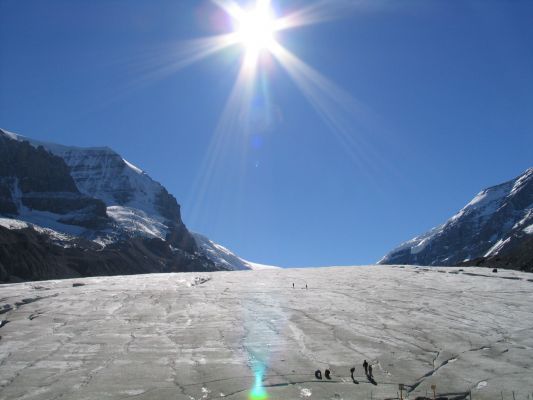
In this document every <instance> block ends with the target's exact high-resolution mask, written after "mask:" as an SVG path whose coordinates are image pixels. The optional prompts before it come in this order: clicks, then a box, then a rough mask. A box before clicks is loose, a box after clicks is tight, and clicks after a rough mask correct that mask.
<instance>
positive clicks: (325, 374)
mask: <svg viewBox="0 0 533 400" xmlns="http://www.w3.org/2000/svg"><path fill="white" fill-rule="evenodd" d="M324 376H325V377H326V379H331V371H330V370H329V369H327V370H325V371H324Z"/></svg>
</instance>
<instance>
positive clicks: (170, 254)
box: [0, 226, 220, 282]
mask: <svg viewBox="0 0 533 400" xmlns="http://www.w3.org/2000/svg"><path fill="white" fill-rule="evenodd" d="M218 269H220V268H217V267H216V266H215V265H214V264H213V263H212V262H210V261H209V260H207V259H206V258H205V257H203V256H201V255H199V254H190V253H187V252H185V251H183V250H179V249H172V248H171V247H169V245H168V243H166V242H165V241H163V240H160V239H146V238H138V237H137V238H132V239H129V240H127V241H121V242H116V243H112V244H110V245H108V246H106V247H104V248H102V247H101V246H99V245H98V244H96V243H94V242H92V241H89V240H85V239H83V238H75V239H73V240H70V241H69V242H68V245H67V246H64V245H59V244H57V243H54V241H53V240H51V238H50V236H49V234H47V233H46V232H43V231H41V232H39V231H38V230H36V229H34V228H33V227H27V228H23V229H7V228H4V227H2V226H0V282H9V281H21V280H23V281H27V280H31V281H33V280H42V279H61V278H75V277H83V276H98V275H129V274H146V273H153V272H189V271H215V270H218Z"/></svg>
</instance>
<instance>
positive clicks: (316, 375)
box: [315, 369, 322, 379]
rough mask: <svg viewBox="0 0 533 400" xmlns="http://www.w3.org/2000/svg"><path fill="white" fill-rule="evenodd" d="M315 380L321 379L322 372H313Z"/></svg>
mask: <svg viewBox="0 0 533 400" xmlns="http://www.w3.org/2000/svg"><path fill="white" fill-rule="evenodd" d="M315 378H316V379H322V372H320V370H319V369H317V370H316V371H315Z"/></svg>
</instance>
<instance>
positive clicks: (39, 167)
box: [0, 131, 108, 227]
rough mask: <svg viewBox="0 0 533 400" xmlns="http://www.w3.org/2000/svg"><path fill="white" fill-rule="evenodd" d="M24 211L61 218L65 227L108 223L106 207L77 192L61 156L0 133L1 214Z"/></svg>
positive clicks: (101, 225) (100, 202)
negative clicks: (57, 215) (40, 212)
mask: <svg viewBox="0 0 533 400" xmlns="http://www.w3.org/2000/svg"><path fill="white" fill-rule="evenodd" d="M0 132H1V131H0ZM24 209H30V210H33V209H34V210H38V211H45V212H51V213H54V214H59V215H62V216H63V217H62V218H60V219H61V221H62V222H63V223H65V224H74V225H80V226H92V227H104V226H105V224H106V222H108V218H107V215H106V206H105V204H104V203H103V202H102V201H100V200H98V199H94V198H92V197H89V196H87V195H84V194H82V193H80V192H79V190H78V188H77V187H76V184H75V182H74V180H73V179H72V177H71V176H70V172H69V168H68V166H67V165H66V164H65V161H63V159H62V158H61V157H57V156H54V155H53V154H51V153H49V152H48V151H46V150H45V149H44V148H43V147H42V146H38V147H37V148H35V147H33V146H31V145H30V144H29V143H28V142H26V141H16V140H12V139H11V138H9V137H8V136H7V135H2V134H0V213H2V214H9V215H20V214H21V213H23V212H24V211H25V210H24Z"/></svg>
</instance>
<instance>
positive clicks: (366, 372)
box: [363, 360, 368, 375]
mask: <svg viewBox="0 0 533 400" xmlns="http://www.w3.org/2000/svg"><path fill="white" fill-rule="evenodd" d="M363 368H364V369H365V374H366V375H368V363H367V362H366V360H365V361H364V362H363Z"/></svg>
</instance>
